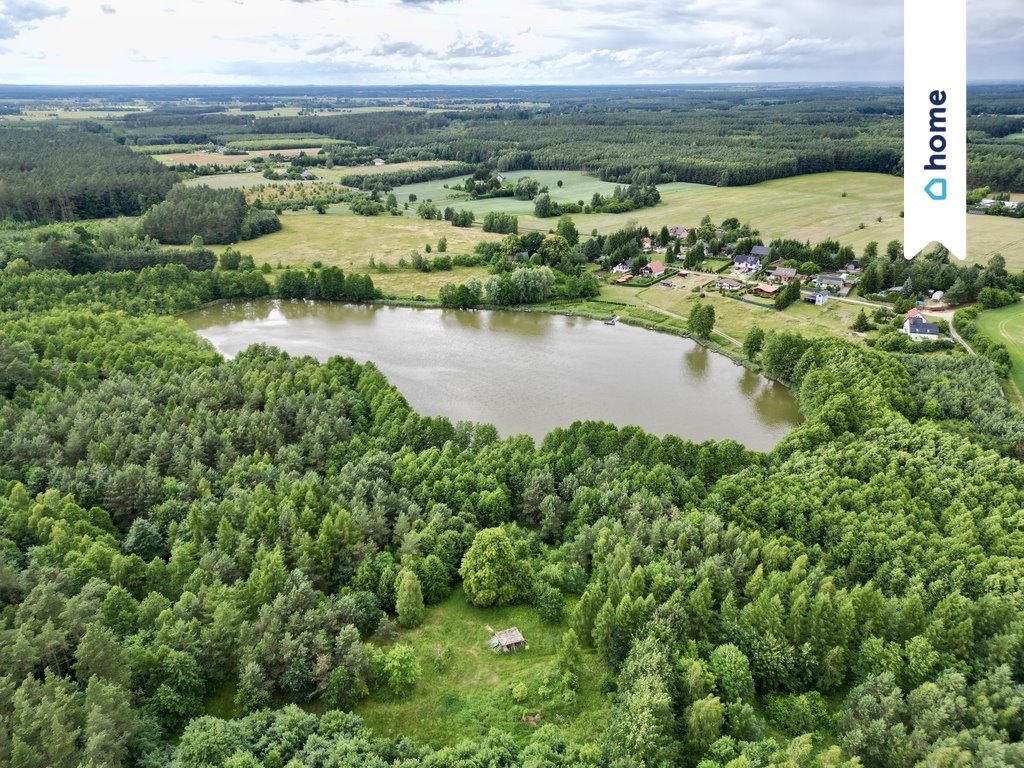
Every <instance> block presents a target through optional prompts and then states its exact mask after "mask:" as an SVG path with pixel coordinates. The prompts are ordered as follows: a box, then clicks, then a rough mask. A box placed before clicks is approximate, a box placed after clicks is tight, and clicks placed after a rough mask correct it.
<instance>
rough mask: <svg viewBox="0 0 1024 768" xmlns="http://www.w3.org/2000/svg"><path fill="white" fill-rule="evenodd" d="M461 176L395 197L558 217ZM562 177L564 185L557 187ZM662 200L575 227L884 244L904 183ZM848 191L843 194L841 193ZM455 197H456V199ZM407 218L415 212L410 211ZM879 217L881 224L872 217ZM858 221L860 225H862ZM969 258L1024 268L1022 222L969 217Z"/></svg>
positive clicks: (704, 192) (586, 191) (572, 188)
mask: <svg viewBox="0 0 1024 768" xmlns="http://www.w3.org/2000/svg"><path fill="white" fill-rule="evenodd" d="M505 176H506V178H508V179H510V180H515V179H517V178H519V177H521V176H531V177H533V178H535V179H537V180H538V181H540V182H541V183H542V184H547V185H548V186H549V187H550V189H551V197H552V199H554V200H555V201H560V202H565V201H570V200H584V201H588V200H589V199H590V197H591V196H592V195H593V193H594V192H601V193H602V194H608V193H610V192H611V191H612V190H614V188H615V185H614V184H610V183H608V182H603V181H600V180H599V179H596V178H594V177H592V176H587V175H585V174H583V173H581V172H579V171H516V172H514V173H509V174H506V175H505ZM463 178H464V177H456V178H452V179H440V180H437V181H430V182H424V183H422V184H411V185H408V186H403V187H398V188H396V189H395V194H396V195H397V196H398V199H399V200H400V201H404V200H405V199H407V196H408V194H409V193H410V192H411V193H414V194H415V195H416V196H417V198H418V199H419V200H425V199H433V201H434V202H435V203H436V204H438V205H452V206H453V207H455V208H466V209H468V210H471V211H473V212H474V213H475V214H476V215H477V218H480V217H481V215H482V214H484V213H486V212H487V211H500V212H503V213H513V214H516V215H517V216H519V217H520V219H519V226H520V228H521V229H536V230H542V231H547V230H548V229H550V228H552V227H553V226H554V225H555V221H556V220H555V219H538V218H535V217H534V216H533V203H532V202H530V201H521V200H515V199H512V198H507V197H506V198H496V199H486V200H468V199H465V198H460V197H459V193H452V192H450V191H449V190H447V189H445V188H444V185H445V184H448V185H451V184H455V183H459V182H461V181H462V180H463ZM559 179H561V180H562V181H563V187H562V188H561V189H559V188H558V187H557V186H556V183H557V181H558V180H559ZM658 189H659V190H660V191H661V198H662V202H661V204H659V205H657V206H655V207H654V208H642V209H639V210H636V211H631V212H630V213H626V214H573V220H574V221H575V222H576V226H577V228H578V229H579V230H580V232H590V231H592V230H594V229H596V230H597V231H598V232H601V233H608V232H612V231H614V230H616V229H620V228H621V227H623V226H624V225H625V223H626V222H627V221H630V220H634V221H637V222H638V223H640V224H642V225H646V226H648V227H650V228H652V229H654V228H658V229H660V228H661V227H662V226H663V225H668V226H676V225H678V226H692V225H693V224H696V223H697V222H699V221H700V220H701V218H702V217H703V216H704V215H705V214H707V215H710V216H711V218H712V220H713V221H715V222H719V221H722V220H724V219H726V218H729V217H731V216H735V217H736V218H738V219H740V221H742V222H747V223H749V224H750V225H751V226H752V227H754V228H755V229H758V230H760V232H761V236H762V238H764V240H765V241H766V242H767V241H768V240H771V239H773V238H776V237H787V238H792V239H795V240H810V241H811V242H812V243H815V242H820V241H821V240H824V239H826V238H829V237H834V238H836V239H838V240H839V241H840V242H842V243H843V244H849V245H851V246H853V248H854V249H856V250H858V251H859V250H861V249H862V248H863V247H864V246H865V245H867V243H869V242H871V241H872V240H876V241H878V242H879V243H881V244H882V245H883V246H884V244H885V243H887V242H889V241H890V240H902V239H903V219H902V218H901V217H900V212H901V211H902V210H903V180H902V179H900V178H897V177H895V176H888V175H885V174H879V173H855V172H852V171H836V172H833V173H820V174H814V175H809V176H797V177H794V178H788V179H776V180H773V181H766V182H762V183H761V184H754V185H751V186H746V187H712V186H707V185H703V184H688V183H681V182H680V183H674V184H662V185H659V187H658ZM844 193H845V196H844ZM453 196H454V197H453ZM410 215H414V214H413V213H412V212H410ZM879 217H881V219H882V220H881V222H879V221H878V220H877V219H878V218H879ZM861 224H863V225H864V227H863V229H861ZM967 232H968V244H969V245H968V247H969V249H970V253H969V258H970V259H971V260H973V261H977V262H981V263H984V262H986V261H988V259H989V258H991V256H992V255H994V254H996V253H1002V255H1003V256H1004V257H1005V258H1006V260H1007V265H1008V267H1009V268H1010V269H1013V270H1021V269H1024V221H1022V220H1021V219H1010V218H1006V217H1000V216H971V217H969V218H968V221H967Z"/></svg>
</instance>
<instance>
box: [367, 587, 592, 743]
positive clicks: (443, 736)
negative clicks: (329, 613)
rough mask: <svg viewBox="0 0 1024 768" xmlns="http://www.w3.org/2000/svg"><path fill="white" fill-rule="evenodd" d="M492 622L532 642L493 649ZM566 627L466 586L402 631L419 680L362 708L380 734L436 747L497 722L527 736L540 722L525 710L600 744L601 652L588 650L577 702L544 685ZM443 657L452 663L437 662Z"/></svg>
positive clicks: (379, 695)
mask: <svg viewBox="0 0 1024 768" xmlns="http://www.w3.org/2000/svg"><path fill="white" fill-rule="evenodd" d="M488 627H490V628H491V629H493V630H503V629H508V628H509V627H518V628H519V630H520V631H521V632H522V633H523V636H524V637H525V638H526V641H527V643H528V647H527V648H526V649H525V650H522V651H519V652H518V653H498V652H495V651H492V650H490V649H489V648H488V647H487V641H488V640H489V639H490V636H491V631H490V630H488ZM566 629H567V627H566V626H565V625H564V624H561V625H553V624H545V623H544V622H542V621H541V620H540V618H539V617H538V616H537V613H536V611H535V610H534V609H533V608H532V607H529V606H523V605H517V606H510V607H506V608H477V607H475V606H473V605H471V604H470V603H469V601H468V600H467V599H466V596H465V593H463V591H462V589H461V588H460V589H458V590H456V591H455V593H454V594H453V595H452V596H451V597H449V598H448V599H447V600H445V601H444V602H443V603H441V604H439V605H436V606H432V607H430V608H428V610H427V617H426V620H425V621H424V622H423V624H422V625H421V626H419V627H417V628H416V629H412V630H407V631H403V632H400V633H399V636H398V638H397V640H396V641H395V642H397V643H403V644H405V645H409V646H411V647H412V648H413V650H414V651H415V653H416V659H417V661H419V664H420V667H421V669H422V670H423V676H422V677H421V678H420V680H419V682H418V683H417V684H416V686H415V687H414V688H413V689H412V690H411V691H410V692H409V693H407V694H404V695H403V696H402V697H401V698H400V699H394V698H391V697H389V696H388V695H387V694H386V693H384V692H377V693H375V694H373V695H372V696H371V697H370V698H369V699H367V700H365V701H363V702H361V703H360V704H359V705H358V706H357V707H356V709H355V713H356V714H358V715H359V716H361V717H362V718H363V719H364V720H365V721H366V724H367V725H368V726H370V727H371V728H372V729H373V730H374V731H375V732H376V733H379V734H381V735H386V736H391V737H396V738H399V737H402V736H405V737H407V738H411V739H414V740H416V741H422V742H426V743H428V744H431V745H434V746H442V745H447V744H455V743H457V742H458V741H460V740H461V739H465V738H470V737H482V736H485V735H486V734H487V732H488V731H489V730H491V729H492V728H498V729H500V730H503V731H505V732H507V733H509V734H511V735H512V736H513V738H515V739H516V740H518V741H523V742H525V741H526V740H527V739H528V738H529V736H530V733H531V731H532V730H533V729H534V728H535V727H537V726H535V725H533V724H531V723H528V722H525V721H524V720H523V717H524V715H529V716H531V717H532V718H534V720H535V722H536V723H537V725H543V724H546V723H554V724H556V725H558V727H559V728H560V729H562V730H563V731H564V732H565V734H566V735H567V736H568V737H570V738H571V739H573V740H575V741H577V742H578V743H588V742H589V743H596V742H600V741H601V737H602V735H603V731H604V728H605V726H606V725H607V717H608V700H607V698H606V697H605V695H604V694H602V693H601V692H600V684H601V679H602V678H603V677H604V676H605V675H606V674H609V670H608V668H607V667H606V666H605V664H604V663H603V662H602V661H600V660H599V659H598V657H597V654H596V653H595V652H594V651H592V650H591V651H588V650H585V649H584V651H583V662H582V664H581V672H580V680H579V690H578V692H577V697H576V702H575V703H574V704H566V703H564V702H563V701H558V702H557V703H555V702H552V701H551V698H550V697H549V696H546V695H545V692H544V691H543V690H541V689H542V686H543V685H544V678H545V677H546V676H547V675H548V674H549V673H553V672H554V670H555V666H556V662H557V654H558V646H559V642H560V639H561V636H562V634H563V633H564V632H565V631H566ZM438 657H445V658H446V659H447V661H445V662H444V663H440V664H439V663H436V662H435V659H436V658H438ZM520 683H522V684H523V685H524V686H525V687H526V695H525V697H520V696H514V695H513V692H512V688H513V686H516V685H518V684H520ZM520 693H522V691H521V690H520ZM538 714H539V715H540V717H539V719H538V718H536V716H537V715H538Z"/></svg>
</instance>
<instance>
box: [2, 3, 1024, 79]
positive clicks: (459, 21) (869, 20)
mask: <svg viewBox="0 0 1024 768" xmlns="http://www.w3.org/2000/svg"><path fill="white" fill-rule="evenodd" d="M914 1H915V2H917V0H914ZM919 4H920V5H921V6H922V7H928V6H933V5H935V4H934V3H925V2H923V0H922V1H921V2H920V3H919ZM968 11H969V17H970V19H971V21H970V25H969V27H970V28H969V40H970V47H969V50H970V54H969V61H970V65H969V73H968V75H969V78H970V79H971V80H1015V81H1022V80H1024V2H1022V1H1021V0H984V1H982V0H970V2H969V3H968ZM902 33H903V7H902V3H899V2H894V1H893V0H589V2H569V0H104V2H95V1H94V0H0V82H5V83H54V84H103V83H118V84H129V83H130V84H157V83H174V84H177V83H183V84H185V83H187V84H199V83H205V84H246V83H253V84H260V83H275V84H349V83H350V84H373V85H397V84H405V83H434V84H442V83H444V84H448V83H453V84H455V83H457V84H471V83H481V84H501V83H509V84H514V83H531V84H532V83H536V84H546V83H552V84H554V83H559V84H561V83H568V84H572V83H579V84H586V83H697V82H747V81H815V80H817V81H822V80H823V81H835V80H862V81H878V80H885V81H896V80H900V79H901V78H902V72H903V62H902V55H903V49H902V40H901V38H902Z"/></svg>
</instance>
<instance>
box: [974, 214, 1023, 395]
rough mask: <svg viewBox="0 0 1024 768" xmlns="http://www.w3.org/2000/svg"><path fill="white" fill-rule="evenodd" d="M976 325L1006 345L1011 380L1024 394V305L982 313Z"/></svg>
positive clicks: (1019, 303) (991, 337)
mask: <svg viewBox="0 0 1024 768" xmlns="http://www.w3.org/2000/svg"><path fill="white" fill-rule="evenodd" d="M979 218H980V217H979ZM975 324H976V325H977V326H978V330H980V331H981V332H982V333H983V334H985V335H986V336H987V337H988V338H990V339H992V340H993V341H998V342H999V343H1001V344H1005V345H1006V348H1007V349H1008V350H1009V351H1010V358H1011V359H1012V360H1013V367H1012V368H1011V369H1010V378H1011V379H1013V383H1014V384H1016V385H1017V391H1018V392H1021V393H1024V303H1021V302H1018V303H1016V304H1013V305H1011V306H1009V307H1002V308H1000V309H993V310H987V311H985V312H982V313H981V314H979V315H978V319H977V320H975Z"/></svg>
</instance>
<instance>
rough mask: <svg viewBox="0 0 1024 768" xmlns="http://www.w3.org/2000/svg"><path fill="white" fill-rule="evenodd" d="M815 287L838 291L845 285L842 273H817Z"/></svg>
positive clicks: (821, 289) (822, 289) (820, 289)
mask: <svg viewBox="0 0 1024 768" xmlns="http://www.w3.org/2000/svg"><path fill="white" fill-rule="evenodd" d="M814 287H815V288H817V289H818V290H819V291H836V292H838V291H839V289H840V288H842V287H843V277H842V275H816V276H815V278H814Z"/></svg>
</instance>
